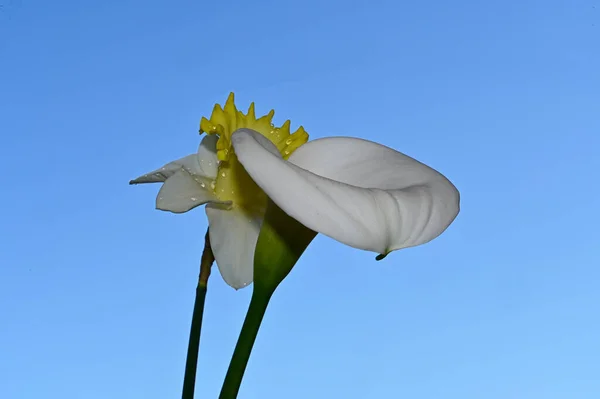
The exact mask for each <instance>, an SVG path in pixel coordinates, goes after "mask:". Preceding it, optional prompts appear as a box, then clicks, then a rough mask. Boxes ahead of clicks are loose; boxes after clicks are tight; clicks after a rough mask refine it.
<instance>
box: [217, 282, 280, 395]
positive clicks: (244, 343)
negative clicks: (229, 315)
mask: <svg viewBox="0 0 600 399" xmlns="http://www.w3.org/2000/svg"><path fill="white" fill-rule="evenodd" d="M272 295H273V291H268V290H261V289H257V287H256V286H255V287H254V291H253V292H252V299H251V300H250V306H249V308H248V313H247V314H246V319H245V320H244V325H243V326H242V331H241V333H240V337H239V338H238V342H237V345H236V346H235V350H234V352H233V357H232V358H231V363H229V369H228V370H227V375H226V376H225V381H224V382H223V388H222V389H221V394H220V395H219V399H235V398H237V394H238V392H239V390H240V385H241V384H242V378H243V377H244V371H245V370H246V365H247V364H248V359H250V353H251V352H252V347H253V346H254V341H255V340H256V336H257V335H258V330H259V328H260V324H261V322H262V319H263V317H264V315H265V312H266V310H267V306H268V305H269V300H270V299H271V296H272Z"/></svg>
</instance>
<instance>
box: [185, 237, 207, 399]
mask: <svg viewBox="0 0 600 399" xmlns="http://www.w3.org/2000/svg"><path fill="white" fill-rule="evenodd" d="M214 259H215V258H214V256H213V253H212V249H211V247H210V240H209V238H208V231H207V232H206V236H205V241H204V252H203V253H202V261H201V262H200V277H199V279H198V286H197V287H196V299H195V300H194V312H193V315H192V326H191V328H190V341H189V343H188V351H187V359H186V362H185V374H184V377H183V393H182V394H181V397H182V399H193V398H194V389H195V386H196V368H197V365H198V351H199V350H200V333H201V331H202V316H203V314H204V300H205V298H206V289H207V284H208V277H209V276H210V268H211V266H212V264H213V262H214Z"/></svg>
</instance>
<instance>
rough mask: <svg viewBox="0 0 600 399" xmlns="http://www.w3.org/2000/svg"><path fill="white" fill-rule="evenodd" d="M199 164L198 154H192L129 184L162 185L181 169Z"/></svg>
mask: <svg viewBox="0 0 600 399" xmlns="http://www.w3.org/2000/svg"><path fill="white" fill-rule="evenodd" d="M197 163H198V158H197V155H196V154H191V155H188V156H186V157H183V158H180V159H178V160H176V161H173V162H169V163H168V164H166V165H165V166H163V167H162V168H159V169H156V170H153V171H152V172H150V173H146V174H145V175H142V176H140V177H138V178H137V179H133V180H131V181H130V182H129V184H143V183H162V182H164V181H166V180H167V179H168V178H169V177H171V176H173V175H174V174H175V173H177V172H178V171H179V170H181V169H188V170H189V169H191V168H193V166H194V165H195V164H197Z"/></svg>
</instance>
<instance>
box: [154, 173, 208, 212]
mask: <svg viewBox="0 0 600 399" xmlns="http://www.w3.org/2000/svg"><path fill="white" fill-rule="evenodd" d="M203 185H204V187H203ZM209 185H210V180H209V179H207V178H205V177H201V176H192V175H190V174H189V173H188V172H187V171H186V170H185V169H179V170H178V171H177V172H175V174H173V175H172V176H171V177H169V178H168V179H167V181H165V183H164V184H163V185H162V187H161V188H160V191H159V192H158V195H157V197H156V209H160V210H163V211H170V212H173V213H184V212H187V211H189V210H190V209H193V208H195V207H197V206H198V205H202V204H206V203H207V202H211V201H218V199H217V198H216V197H215V195H214V194H213V193H212V191H210V190H208V189H207V187H209Z"/></svg>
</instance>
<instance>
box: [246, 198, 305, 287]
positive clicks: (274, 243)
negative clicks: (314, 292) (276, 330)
mask: <svg viewBox="0 0 600 399" xmlns="http://www.w3.org/2000/svg"><path fill="white" fill-rule="evenodd" d="M316 235H317V233H316V232H315V231H313V230H311V229H309V228H308V227H306V226H304V225H303V224H301V223H300V222H298V221H297V220H296V219H294V218H292V217H290V216H289V215H288V214H287V213H285V212H284V211H283V210H281V208H279V207H278V206H277V205H276V204H275V203H274V202H273V201H271V200H270V199H269V200H268V205H267V211H266V213H265V218H264V221H263V224H262V227H261V229H260V233H259V235H258V242H257V243H256V249H255V250H254V289H255V290H257V289H258V290H261V291H265V292H271V293H272V292H273V291H275V288H277V286H278V285H279V283H281V281H283V279H284V278H285V277H286V276H287V275H288V274H289V273H290V271H291V270H292V268H293V267H294V265H295V264H296V262H297V261H298V259H299V258H300V256H301V255H302V253H303V252H304V250H305V249H306V247H308V244H310V242H311V241H312V240H313V238H315V236H316Z"/></svg>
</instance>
